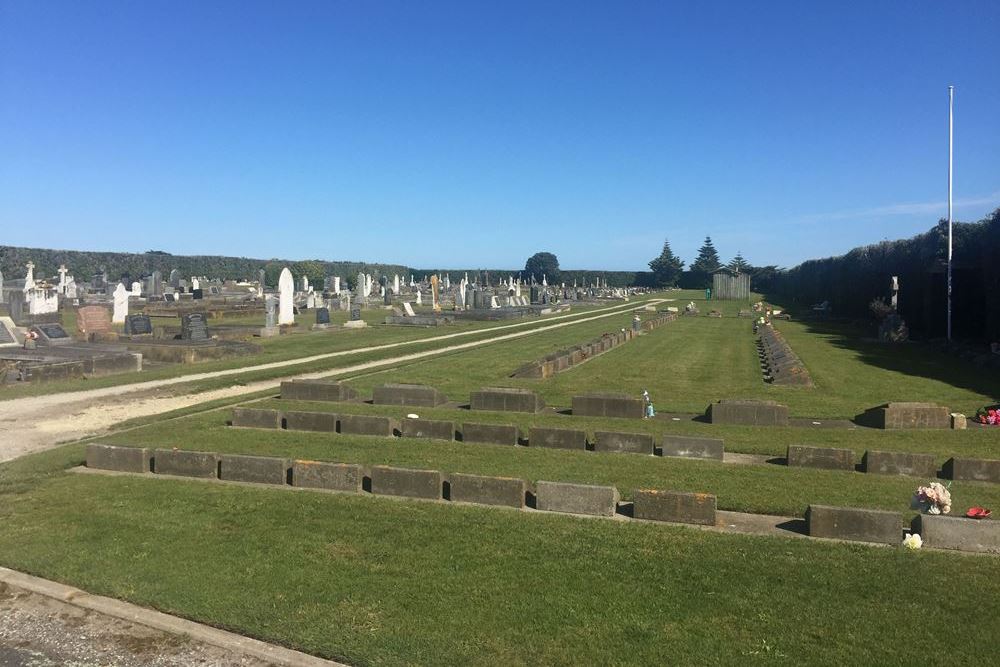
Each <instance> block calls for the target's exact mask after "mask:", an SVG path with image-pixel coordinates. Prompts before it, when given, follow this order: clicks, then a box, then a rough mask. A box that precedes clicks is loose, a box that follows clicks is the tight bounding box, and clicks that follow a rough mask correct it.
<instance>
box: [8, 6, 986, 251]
mask: <svg viewBox="0 0 1000 667" xmlns="http://www.w3.org/2000/svg"><path fill="white" fill-rule="evenodd" d="M998 35H1000V2H998V1H997V0H987V1H985V2H969V1H965V0H963V1H961V2H940V1H935V2H899V1H894V2H885V3H882V2H865V3H843V2H837V3H822V4H821V3H818V2H801V1H798V2H788V3H784V2H782V3H768V2H705V3H701V2H698V3H694V2H683V3H676V4H673V3H666V2H611V1H608V2H601V3H590V2H566V1H565V0H560V1H557V2H540V1H537V0H533V1H531V2H513V1H511V0H503V1H495V2H490V3H486V2H476V1H474V0H473V1H462V2H448V3H445V2H413V1H401V2H383V1H379V0H355V1H351V2H336V1H333V0H329V1H322V2H304V1H301V0H295V1H292V2H270V1H269V2H248V1H246V0H240V1H239V2H222V1H219V0H210V1H207V2H202V1H199V2H185V1H181V0H172V1H170V2H158V1H151V0H142V1H141V2H124V1H116V2H75V1H74V2H37V1H35V0H24V1H22V0H18V1H10V0H0V244H4V245H29V246H45V247H60V248H76V249H106V250H125V251H139V252H141V251H145V250H149V249H157V250H166V251H169V252H173V253H177V254H196V253H197V254H233V255H244V256H251V257H263V258H269V257H283V258H289V259H307V258H321V259H331V260H336V259H357V260H366V261H385V262H394V263H402V264H408V265H411V266H417V267H425V268H433V267H446V266H467V267H471V266H484V267H486V266H489V267H504V268H507V267H509V268H516V267H519V266H523V264H524V260H525V259H526V258H527V257H528V256H529V255H530V254H532V253H533V252H535V251H538V250H549V251H552V252H555V253H556V254H557V255H558V256H559V259H560V262H561V264H562V266H563V267H564V268H590V269H644V268H646V263H647V262H648V261H649V260H650V259H651V258H652V257H654V256H655V255H657V254H658V253H659V250H660V246H661V244H662V243H663V239H664V238H665V237H666V238H669V239H670V241H671V244H672V246H673V248H674V251H675V252H676V253H677V254H679V255H680V256H681V257H682V258H683V259H685V260H687V261H690V260H691V259H692V258H693V256H694V254H695V252H696V250H697V248H698V246H699V245H700V243H701V241H702V239H703V238H704V236H705V235H706V234H710V235H711V236H712V238H713V240H714V241H715V245H716V247H717V248H718V250H719V252H720V254H721V256H722V258H723V259H724V260H728V259H729V258H730V257H732V256H733V255H734V254H735V253H736V252H737V251H742V253H743V255H744V256H745V257H746V258H747V259H748V260H749V261H751V262H753V263H755V264H770V263H775V264H779V265H783V266H791V265H793V264H795V263H797V262H799V261H801V260H804V259H808V258H812V257H822V256H828V255H833V254H839V253H842V252H844V251H846V250H848V249H850V248H852V247H854V246H856V245H859V244H864V243H870V242H875V241H879V240H881V239H883V238H890V239H891V238H899V237H905V236H910V235H912V234H914V233H917V232H920V231H924V230H926V229H927V228H929V227H930V226H931V225H933V223H934V222H935V221H936V220H937V219H938V218H939V217H942V216H944V215H945V210H946V209H945V205H944V202H945V199H946V193H947V190H946V185H947V86H948V84H954V85H955V86H956V130H955V164H956V166H955V199H956V204H957V205H956V219H959V220H975V219H979V218H980V217H982V216H983V215H984V214H986V213H988V212H989V211H991V210H992V209H993V208H995V207H997V206H1000V52H998V50H997V46H996V44H997V36H998Z"/></svg>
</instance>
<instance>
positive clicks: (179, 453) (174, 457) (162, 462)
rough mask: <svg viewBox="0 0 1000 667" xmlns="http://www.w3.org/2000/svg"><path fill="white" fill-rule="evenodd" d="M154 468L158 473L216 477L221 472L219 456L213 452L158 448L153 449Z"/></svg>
mask: <svg viewBox="0 0 1000 667" xmlns="http://www.w3.org/2000/svg"><path fill="white" fill-rule="evenodd" d="M152 469H153V472H155V473H157V474H158V475H180V476H183V477H201V478H216V477H218V472H219V457H218V455H216V454H214V453H212V452H190V451H185V450H183V449H156V450H153V465H152Z"/></svg>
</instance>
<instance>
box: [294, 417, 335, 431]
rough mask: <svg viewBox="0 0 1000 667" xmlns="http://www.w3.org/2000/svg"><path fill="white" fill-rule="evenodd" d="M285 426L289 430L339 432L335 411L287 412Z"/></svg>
mask: <svg viewBox="0 0 1000 667" xmlns="http://www.w3.org/2000/svg"><path fill="white" fill-rule="evenodd" d="M285 428H286V429H288V430H289V431H317V432H320V433H336V432H337V415H336V414H335V413H333V412H286V413H285Z"/></svg>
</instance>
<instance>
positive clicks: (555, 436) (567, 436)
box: [528, 426, 587, 451]
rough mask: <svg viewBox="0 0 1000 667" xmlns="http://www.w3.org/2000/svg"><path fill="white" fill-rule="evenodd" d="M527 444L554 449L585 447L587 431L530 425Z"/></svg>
mask: <svg viewBox="0 0 1000 667" xmlns="http://www.w3.org/2000/svg"><path fill="white" fill-rule="evenodd" d="M528 444H529V445H531V446H532V447H552V448H554V449H578V450H581V451H582V450H585V449H587V432H586V431H578V430H575V429H569V428H541V427H538V426H535V427H532V428H531V430H530V431H529V432H528Z"/></svg>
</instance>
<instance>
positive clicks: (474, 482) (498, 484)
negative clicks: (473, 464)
mask: <svg viewBox="0 0 1000 667" xmlns="http://www.w3.org/2000/svg"><path fill="white" fill-rule="evenodd" d="M448 481H449V486H450V488H451V496H450V497H451V500H453V501H455V502H459V503H479V504H480V505H503V506H506V507H524V491H525V484H524V480H523V479H514V478H512V477H483V476H480V475H462V474H458V473H453V474H451V475H449V477H448Z"/></svg>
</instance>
